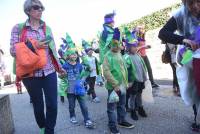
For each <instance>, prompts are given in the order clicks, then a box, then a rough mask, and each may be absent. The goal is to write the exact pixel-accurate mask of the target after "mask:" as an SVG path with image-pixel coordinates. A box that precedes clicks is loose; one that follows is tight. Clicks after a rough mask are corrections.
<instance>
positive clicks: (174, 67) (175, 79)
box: [170, 63, 179, 89]
mask: <svg viewBox="0 0 200 134" xmlns="http://www.w3.org/2000/svg"><path fill="white" fill-rule="evenodd" d="M170 66H171V67H172V71H173V88H178V89H179V85H178V80H177V76H176V65H175V64H174V63H170Z"/></svg>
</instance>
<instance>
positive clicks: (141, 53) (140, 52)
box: [138, 41, 147, 56]
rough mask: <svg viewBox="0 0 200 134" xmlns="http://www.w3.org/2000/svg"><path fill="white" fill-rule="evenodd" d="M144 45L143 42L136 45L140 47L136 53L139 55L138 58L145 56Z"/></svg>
mask: <svg viewBox="0 0 200 134" xmlns="http://www.w3.org/2000/svg"><path fill="white" fill-rule="evenodd" d="M145 45H146V43H145V41H139V43H138V47H142V48H141V49H139V51H138V53H139V54H140V56H146V55H147V54H146V47H145Z"/></svg>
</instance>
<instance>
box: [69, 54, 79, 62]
mask: <svg viewBox="0 0 200 134" xmlns="http://www.w3.org/2000/svg"><path fill="white" fill-rule="evenodd" d="M69 59H70V61H76V59H77V54H71V55H70V56H69Z"/></svg>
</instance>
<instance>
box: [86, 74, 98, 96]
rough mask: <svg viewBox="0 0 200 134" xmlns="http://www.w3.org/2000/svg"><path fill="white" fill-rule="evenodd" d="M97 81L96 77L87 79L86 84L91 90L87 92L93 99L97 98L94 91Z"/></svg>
mask: <svg viewBox="0 0 200 134" xmlns="http://www.w3.org/2000/svg"><path fill="white" fill-rule="evenodd" d="M95 81H96V77H95V76H94V77H87V79H86V82H87V84H88V85H89V90H88V92H87V94H88V95H92V98H93V99H94V98H96V93H95V90H94V86H95Z"/></svg>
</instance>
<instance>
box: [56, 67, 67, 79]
mask: <svg viewBox="0 0 200 134" xmlns="http://www.w3.org/2000/svg"><path fill="white" fill-rule="evenodd" d="M58 73H59V77H61V78H63V77H65V76H66V75H67V72H66V71H65V70H64V69H63V68H61V69H60V71H59V72H58Z"/></svg>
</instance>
